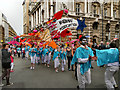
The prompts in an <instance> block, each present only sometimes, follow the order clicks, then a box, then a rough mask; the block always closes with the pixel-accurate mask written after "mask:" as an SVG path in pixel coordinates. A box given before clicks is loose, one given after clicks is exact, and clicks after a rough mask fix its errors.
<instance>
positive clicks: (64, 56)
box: [60, 51, 67, 60]
mask: <svg viewBox="0 0 120 90" xmlns="http://www.w3.org/2000/svg"><path fill="white" fill-rule="evenodd" d="M66 55H67V52H65V51H63V53H62V51H60V58H61V59H62V60H64V59H65V60H66Z"/></svg>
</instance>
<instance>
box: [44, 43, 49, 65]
mask: <svg viewBox="0 0 120 90" xmlns="http://www.w3.org/2000/svg"><path fill="white" fill-rule="evenodd" d="M45 47H46V48H45V49H44V51H43V57H44V64H45V66H46V65H47V57H48V46H47V45H46V46H45Z"/></svg>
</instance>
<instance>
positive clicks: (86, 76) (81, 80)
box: [77, 64, 91, 89]
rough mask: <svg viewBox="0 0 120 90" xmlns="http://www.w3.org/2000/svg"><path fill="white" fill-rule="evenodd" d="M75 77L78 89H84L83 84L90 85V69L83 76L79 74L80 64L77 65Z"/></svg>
mask: <svg viewBox="0 0 120 90" xmlns="http://www.w3.org/2000/svg"><path fill="white" fill-rule="evenodd" d="M77 77H78V85H79V88H82V89H84V88H85V87H86V86H85V84H90V83H91V71H90V69H89V70H88V71H87V72H86V73H85V74H84V75H82V74H81V72H80V64H77Z"/></svg>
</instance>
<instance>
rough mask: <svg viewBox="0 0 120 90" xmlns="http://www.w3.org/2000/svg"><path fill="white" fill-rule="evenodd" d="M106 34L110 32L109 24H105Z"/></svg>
mask: <svg viewBox="0 0 120 90" xmlns="http://www.w3.org/2000/svg"><path fill="white" fill-rule="evenodd" d="M106 32H110V24H109V23H108V24H106Z"/></svg>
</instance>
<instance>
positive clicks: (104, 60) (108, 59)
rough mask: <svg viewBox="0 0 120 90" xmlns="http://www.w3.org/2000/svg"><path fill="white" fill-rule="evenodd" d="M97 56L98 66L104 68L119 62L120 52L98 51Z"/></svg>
mask: <svg viewBox="0 0 120 90" xmlns="http://www.w3.org/2000/svg"><path fill="white" fill-rule="evenodd" d="M96 56H97V58H98V60H97V65H98V66H102V65H105V64H109V63H114V62H119V50H118V49H117V48H115V49H105V50H96Z"/></svg>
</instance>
